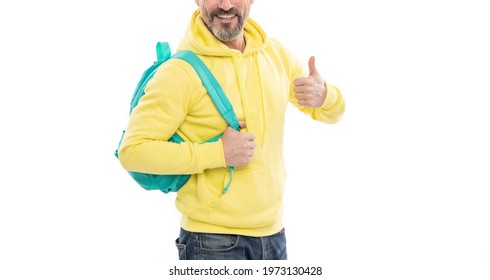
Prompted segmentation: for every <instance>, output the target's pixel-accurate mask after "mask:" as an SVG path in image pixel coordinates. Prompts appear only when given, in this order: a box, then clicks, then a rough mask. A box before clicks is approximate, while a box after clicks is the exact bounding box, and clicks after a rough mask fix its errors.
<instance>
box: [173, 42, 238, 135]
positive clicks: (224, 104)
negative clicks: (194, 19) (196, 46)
mask: <svg viewBox="0 0 490 280" xmlns="http://www.w3.org/2000/svg"><path fill="white" fill-rule="evenodd" d="M172 58H179V59H182V60H184V61H186V62H187V63H189V64H190V65H191V66H192V67H194V69H195V71H196V73H197V74H198V75H199V78H201V81H202V84H203V85H204V87H205V88H206V90H207V91H208V94H209V96H210V97H211V100H213V102H214V104H215V105H216V108H217V109H218V111H219V112H220V114H221V116H222V117H223V118H224V119H225V120H226V122H228V124H229V125H230V126H231V127H232V128H233V129H235V130H240V123H239V122H238V119H237V117H236V115H235V111H233V107H232V105H231V103H230V101H229V100H228V97H227V96H226V94H225V93H224V91H223V89H222V88H221V86H220V84H219V83H218V81H217V80H216V78H215V77H214V75H213V74H212V73H211V71H209V68H208V67H207V66H206V64H204V62H202V60H201V59H200V58H199V57H198V56H197V55H196V54H195V53H193V52H192V51H189V50H183V51H180V52H178V53H176V54H174V55H173V56H172Z"/></svg>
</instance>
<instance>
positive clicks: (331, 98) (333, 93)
mask: <svg viewBox="0 0 490 280" xmlns="http://www.w3.org/2000/svg"><path fill="white" fill-rule="evenodd" d="M325 87H326V88H327V97H326V98H325V100H324V101H323V104H322V107H321V108H323V109H328V108H330V107H332V106H333V105H334V104H335V103H336V102H337V97H338V93H337V90H336V89H335V87H334V86H333V85H331V84H329V83H327V82H325Z"/></svg>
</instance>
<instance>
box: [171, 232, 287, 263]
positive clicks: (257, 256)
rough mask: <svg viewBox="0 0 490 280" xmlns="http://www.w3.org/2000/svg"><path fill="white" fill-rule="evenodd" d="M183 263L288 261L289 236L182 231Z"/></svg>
mask: <svg viewBox="0 0 490 280" xmlns="http://www.w3.org/2000/svg"><path fill="white" fill-rule="evenodd" d="M175 245H176V246H177V249H178V251H179V259H180V260H286V259H287V252H286V234H285V231H284V229H282V230H281V231H280V232H278V233H276V234H274V235H271V236H264V237H251V236H243V235H233V234H214V233H197V232H189V231H186V230H184V229H180V236H179V238H177V240H175Z"/></svg>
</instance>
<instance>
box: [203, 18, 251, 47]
mask: <svg viewBox="0 0 490 280" xmlns="http://www.w3.org/2000/svg"><path fill="white" fill-rule="evenodd" d="M207 26H208V29H210V30H211V33H213V35H214V36H215V37H216V38H218V40H220V41H221V42H229V41H232V40H234V39H235V38H237V37H238V35H240V33H241V32H242V29H243V22H242V20H241V18H239V19H238V24H237V26H236V27H235V28H234V29H230V24H222V28H221V30H220V29H218V27H217V26H216V25H213V24H212V23H210V24H207Z"/></svg>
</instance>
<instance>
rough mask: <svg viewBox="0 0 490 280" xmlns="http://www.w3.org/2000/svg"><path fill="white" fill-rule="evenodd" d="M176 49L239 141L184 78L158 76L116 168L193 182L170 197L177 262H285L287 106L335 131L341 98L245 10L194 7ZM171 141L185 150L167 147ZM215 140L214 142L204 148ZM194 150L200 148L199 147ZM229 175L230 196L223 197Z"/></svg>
mask: <svg viewBox="0 0 490 280" xmlns="http://www.w3.org/2000/svg"><path fill="white" fill-rule="evenodd" d="M195 2H196V4H197V5H198V6H199V9H198V10H197V11H196V12H195V13H194V14H193V16H192V19H191V22H190V25H189V27H188V29H187V31H186V34H185V36H184V39H183V40H182V42H181V44H180V46H179V49H189V50H192V51H193V52H194V53H196V54H197V55H198V56H199V57H200V58H201V59H202V60H203V61H204V63H205V64H206V65H208V67H209V68H210V70H211V72H212V73H213V74H214V75H215V77H216V79H217V80H218V82H219V83H220V84H221V86H222V87H223V90H224V91H225V92H226V94H227V96H228V98H229V99H230V102H231V103H232V105H233V108H234V110H235V113H236V115H237V117H238V119H239V120H240V121H241V127H242V129H241V131H240V132H237V131H235V130H233V129H232V128H230V127H227V123H226V121H225V120H224V119H222V117H221V116H220V114H219V113H218V111H217V109H216V107H215V106H214V104H213V102H212V101H211V99H210V98H209V96H208V95H207V92H206V90H205V89H204V87H203V85H202V83H201V81H200V79H199V77H198V76H197V74H196V73H195V71H194V70H193V68H192V67H191V66H190V65H188V64H187V63H186V62H184V61H182V60H179V59H172V60H169V61H168V62H167V63H165V64H164V65H163V66H161V67H160V68H159V70H158V72H157V73H156V74H155V76H154V78H153V79H152V80H151V81H150V82H149V84H148V86H147V88H146V90H145V95H144V96H143V97H142V98H141V100H140V102H139V105H138V106H137V107H136V108H135V109H134V110H133V112H132V114H131V117H130V121H129V125H128V128H127V130H126V135H125V137H124V139H123V142H122V144H121V148H120V150H119V159H120V161H121V163H122V165H123V167H124V168H125V169H127V170H129V171H136V172H143V173H152V174H193V176H191V178H190V179H189V181H188V182H187V183H186V185H184V186H183V187H182V188H181V189H180V190H179V191H178V193H177V198H176V207H177V209H178V210H179V211H180V212H181V213H182V220H181V231H180V236H179V238H178V239H177V241H176V245H177V248H178V251H179V258H180V259H286V258H287V253H286V239H285V233H284V229H283V224H282V221H281V215H282V199H283V192H284V190H283V189H284V181H285V177H286V176H285V170H284V162H283V128H284V120H285V111H286V107H287V103H288V101H289V102H291V103H292V104H293V105H295V106H296V107H297V108H298V109H299V110H301V111H302V112H304V113H306V114H308V115H310V116H311V117H312V118H313V119H315V120H319V121H322V122H325V123H335V122H337V121H338V120H339V119H340V117H341V115H342V114H343V112H344V101H343V98H342V95H341V93H340V91H339V90H338V89H337V88H335V87H334V86H332V85H330V84H327V83H326V82H325V81H324V80H323V78H322V77H321V76H320V74H319V73H318V71H317V70H316V67H315V59H314V57H312V58H310V60H309V62H308V66H309V73H308V71H305V69H303V67H302V65H301V63H300V62H299V61H298V60H296V59H295V58H294V57H293V56H291V55H290V54H289V53H288V52H287V51H286V50H285V48H284V47H283V46H282V45H281V44H280V43H278V42H277V41H275V40H273V39H271V38H268V37H267V35H266V33H265V32H264V31H263V30H262V29H261V27H260V26H259V25H258V24H257V23H256V22H255V21H254V20H252V19H250V18H248V15H249V12H250V8H251V5H252V4H253V2H254V1H253V0H195ZM175 132H177V133H178V134H179V135H180V136H181V137H182V138H183V139H184V140H185V141H186V142H184V143H181V144H175V143H170V142H167V139H169V138H170V137H171V136H172V135H173V134H174V133H175ZM223 132H224V134H223V137H222V138H221V140H220V141H218V142H214V143H203V142H204V141H206V140H207V139H210V138H213V137H215V136H216V135H220V134H222V133H223ZM201 143H203V144H201ZM230 166H234V167H235V173H234V175H233V178H232V183H231V185H230V186H229V189H228V190H227V191H226V192H225V193H224V194H223V193H222V190H223V188H224V186H225V185H226V183H227V182H229V180H230V178H231V174H230V172H229V169H228V167H230Z"/></svg>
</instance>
